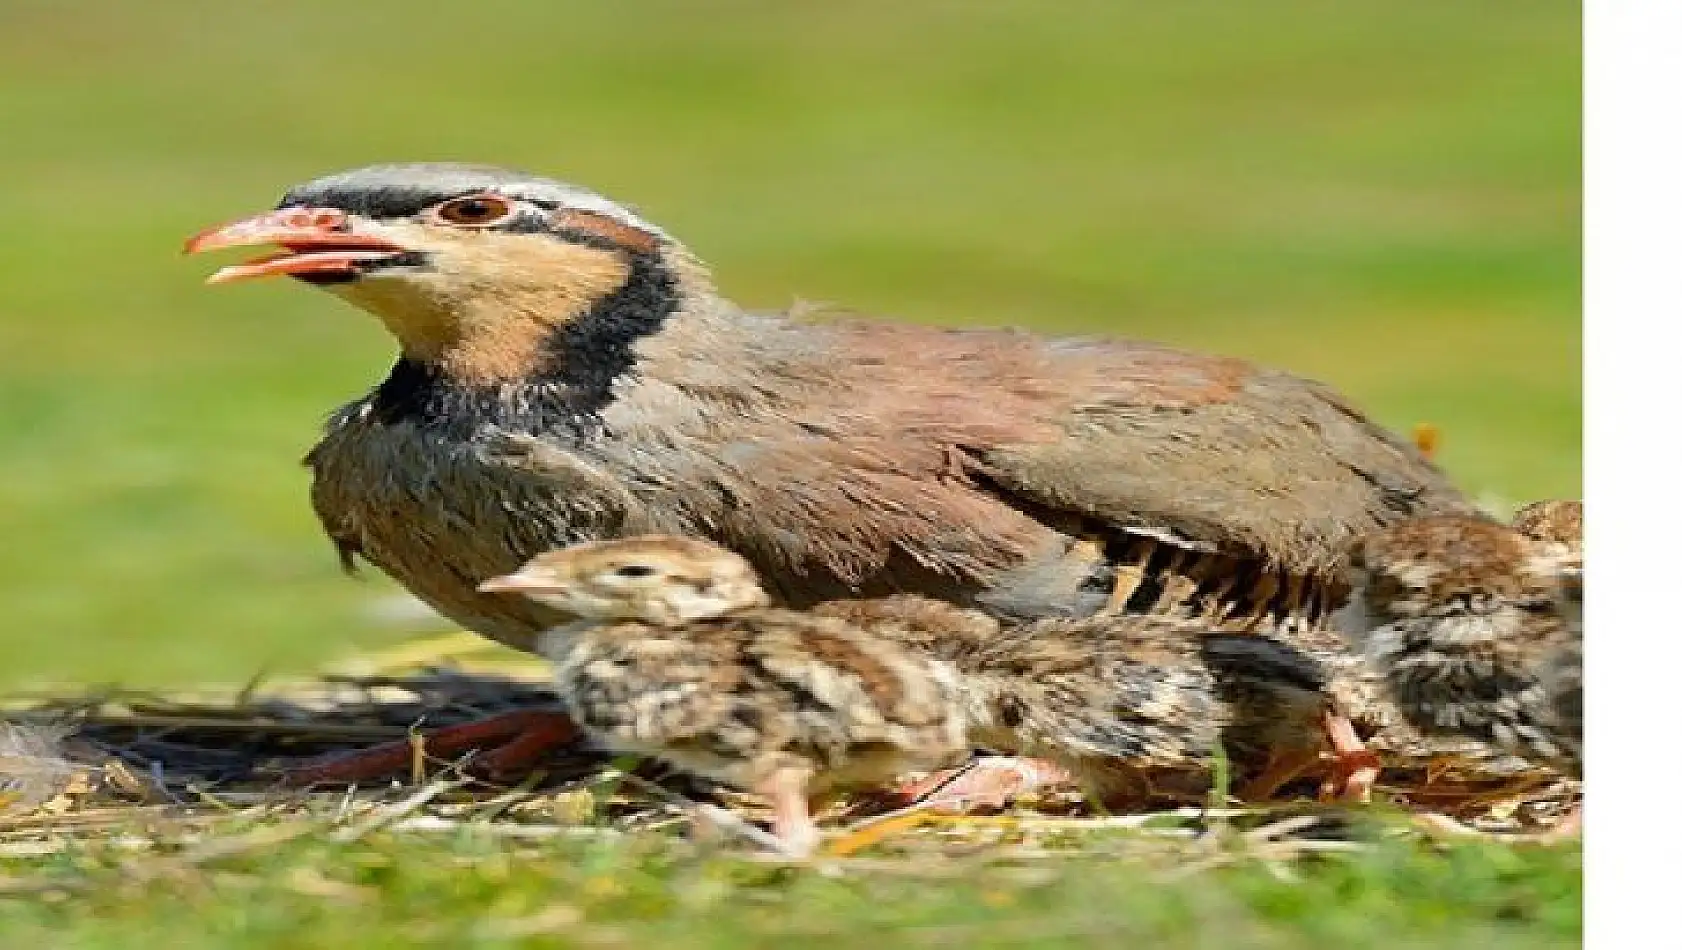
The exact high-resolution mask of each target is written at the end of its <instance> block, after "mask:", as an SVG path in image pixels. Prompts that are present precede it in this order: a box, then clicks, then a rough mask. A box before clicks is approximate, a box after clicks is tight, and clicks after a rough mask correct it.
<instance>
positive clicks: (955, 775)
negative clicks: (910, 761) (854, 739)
mask: <svg viewBox="0 0 1682 950" xmlns="http://www.w3.org/2000/svg"><path fill="white" fill-rule="evenodd" d="M1073 781H1074V777H1073V776H1071V775H1070V774H1069V772H1068V770H1066V769H1064V768H1063V767H1062V766H1060V765H1057V764H1056V763H1053V762H1045V761H1042V760H1039V759H1019V758H1015V757H1012V756H1003V755H984V756H980V757H978V758H976V759H974V760H973V761H971V762H970V763H969V764H967V765H965V766H963V767H961V768H956V769H948V770H947V771H944V772H936V773H935V774H933V775H930V776H928V777H927V778H924V779H922V780H920V781H917V782H913V783H910V784H908V785H904V786H901V787H900V788H898V789H896V790H895V797H896V798H898V799H900V800H901V801H902V802H903V803H904V804H906V805H915V806H917V807H918V808H919V809H921V810H924V811H931V812H935V813H944V814H969V813H971V812H974V811H978V810H992V811H997V810H998V809H1001V808H1004V807H1005V806H1006V805H1009V804H1010V803H1011V801H1012V800H1013V799H1015V798H1016V797H1017V796H1019V795H1026V794H1028V793H1029V792H1032V791H1034V790H1036V789H1040V788H1044V787H1046V786H1048V785H1062V784H1067V783H1070V782H1073Z"/></svg>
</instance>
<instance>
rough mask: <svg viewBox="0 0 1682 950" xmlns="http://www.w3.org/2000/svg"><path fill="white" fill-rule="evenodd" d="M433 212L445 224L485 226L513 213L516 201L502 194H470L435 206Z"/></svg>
mask: <svg viewBox="0 0 1682 950" xmlns="http://www.w3.org/2000/svg"><path fill="white" fill-rule="evenodd" d="M432 213H433V215H434V216H436V217H437V218H438V220H440V221H442V222H444V223H445V224H454V225H457V226H459V227H464V228H484V227H489V226H491V225H493V224H496V223H498V222H501V221H504V220H506V219H507V218H508V217H509V216H511V215H513V213H514V203H513V202H512V201H509V200H508V199H507V198H504V197H502V196H500V195H468V196H466V197H464V198H452V199H450V200H449V201H446V202H444V203H443V204H441V205H439V206H438V207H436V208H434V209H433V212H432Z"/></svg>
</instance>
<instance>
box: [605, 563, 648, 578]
mask: <svg viewBox="0 0 1682 950" xmlns="http://www.w3.org/2000/svg"><path fill="white" fill-rule="evenodd" d="M613 573H615V574H617V575H619V576H620V577H653V576H654V568H652V567H649V566H648V565H647V564H626V565H625V566H623V567H621V568H619V569H618V570H616V571H614V572H613Z"/></svg>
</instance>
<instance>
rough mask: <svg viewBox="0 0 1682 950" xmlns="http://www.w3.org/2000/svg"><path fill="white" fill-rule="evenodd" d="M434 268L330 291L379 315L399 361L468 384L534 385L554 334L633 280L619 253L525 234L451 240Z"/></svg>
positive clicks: (376, 275) (371, 277)
mask: <svg viewBox="0 0 1682 950" xmlns="http://www.w3.org/2000/svg"><path fill="white" fill-rule="evenodd" d="M431 253H432V258H433V261H434V263H433V267H432V268H431V269H429V270H425V271H404V272H398V273H394V274H392V275H390V276H385V275H381V274H379V273H377V272H376V273H374V274H370V275H368V276H367V277H364V278H362V279H361V280H357V281H354V282H352V283H348V284H340V285H333V286H331V287H329V288H328V289H330V290H332V291H333V292H335V293H337V294H338V295H339V296H340V297H343V298H344V299H345V300H346V301H348V302H350V303H352V304H354V305H355V306H357V307H360V308H361V309H363V310H366V311H368V312H369V313H372V314H373V315H374V316H376V317H378V318H379V320H380V322H381V323H383V324H384V325H385V327H386V329H387V330H388V331H389V332H390V333H391V335H392V336H394V337H396V339H397V342H398V345H399V346H400V347H401V348H402V351H403V355H404V356H405V357H407V358H409V359H411V360H415V361H418V362H421V363H424V364H427V365H429V366H434V367H437V368H438V369H439V370H440V371H441V372H442V373H443V374H444V375H445V376H447V377H449V378H452V379H455V380H458V381H460V382H463V383H470V384H494V383H499V382H511V381H515V380H519V379H524V378H528V377H530V376H531V375H532V374H534V373H536V372H538V371H540V370H541V369H542V368H543V367H544V364H545V362H546V360H548V359H550V353H549V341H550V340H552V339H553V337H554V334H555V331H556V330H557V329H558V328H560V327H562V326H565V325H566V324H568V323H570V322H572V321H573V320H576V319H578V318H579V317H582V316H583V315H584V314H586V313H589V312H590V309H591V308H592V307H594V306H595V305H596V304H597V303H598V302H599V301H600V300H602V299H603V298H605V297H607V296H608V295H610V294H612V293H614V292H616V291H618V290H619V289H620V288H622V287H623V286H624V285H625V282H626V281H627V280H628V279H629V277H630V272H631V267H630V263H629V261H628V260H627V259H626V258H625V256H624V255H623V254H620V253H616V252H613V251H606V250H601V249H598V248H591V247H583V246H580V245H576V244H568V243H565V242H562V241H554V240H548V239H542V238H532V237H529V236H508V237H506V238H503V239H501V240H495V239H492V240H481V241H456V242H451V246H449V247H445V248H438V249H437V250H435V251H432V252H431Z"/></svg>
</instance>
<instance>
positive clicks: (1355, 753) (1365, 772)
mask: <svg viewBox="0 0 1682 950" xmlns="http://www.w3.org/2000/svg"><path fill="white" fill-rule="evenodd" d="M1321 721H1322V724H1323V725H1324V726H1325V729H1326V738H1327V739H1328V740H1330V741H1331V746H1332V757H1333V759H1334V762H1333V765H1332V771H1331V774H1330V775H1328V776H1327V777H1326V780H1325V782H1324V783H1322V784H1321V786H1320V797H1321V798H1322V799H1325V800H1328V801H1329V800H1331V799H1334V798H1341V799H1343V800H1344V801H1353V802H1366V801H1371V800H1372V789H1373V786H1374V785H1376V784H1378V773H1379V771H1380V769H1382V768H1383V763H1381V762H1380V761H1379V759H1378V756H1376V755H1374V754H1373V753H1372V752H1371V751H1369V750H1368V749H1367V746H1366V743H1364V742H1362V741H1361V737H1360V735H1358V734H1357V733H1356V732H1355V724H1354V723H1352V722H1350V721H1349V717H1347V716H1344V715H1341V714H1339V713H1335V712H1332V711H1331V710H1329V709H1328V710H1327V711H1326V712H1325V713H1323V714H1322V720H1321Z"/></svg>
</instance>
